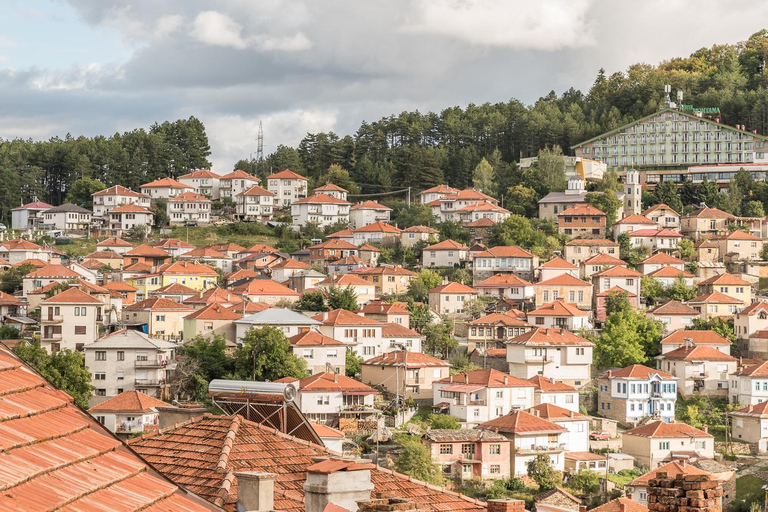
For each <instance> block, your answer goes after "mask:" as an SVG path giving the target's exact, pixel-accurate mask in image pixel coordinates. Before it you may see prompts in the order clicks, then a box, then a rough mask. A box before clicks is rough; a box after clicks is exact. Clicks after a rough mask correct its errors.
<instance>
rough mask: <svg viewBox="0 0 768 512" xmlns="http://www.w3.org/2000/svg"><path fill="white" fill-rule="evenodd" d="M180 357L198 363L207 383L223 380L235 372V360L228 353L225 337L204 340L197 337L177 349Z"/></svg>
mask: <svg viewBox="0 0 768 512" xmlns="http://www.w3.org/2000/svg"><path fill="white" fill-rule="evenodd" d="M177 352H178V354H179V356H183V357H188V358H190V359H193V360H194V361H196V362H197V365H198V369H199V374H200V375H201V376H202V377H203V379H204V380H205V381H207V382H210V381H212V380H213V379H221V378H222V377H224V376H225V375H228V374H230V373H232V371H233V370H234V360H233V359H232V357H231V356H230V355H229V354H228V353H227V340H226V338H225V337H224V336H223V335H218V334H217V335H215V336H213V337H211V338H204V337H203V336H201V335H198V336H195V337H194V338H192V340H190V341H189V342H188V343H186V344H184V345H180V346H179V348H178V349H177Z"/></svg>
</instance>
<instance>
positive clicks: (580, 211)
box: [558, 204, 605, 217]
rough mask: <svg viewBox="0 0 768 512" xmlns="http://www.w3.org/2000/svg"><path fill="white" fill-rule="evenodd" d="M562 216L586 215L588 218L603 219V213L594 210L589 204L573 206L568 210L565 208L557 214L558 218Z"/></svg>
mask: <svg viewBox="0 0 768 512" xmlns="http://www.w3.org/2000/svg"><path fill="white" fill-rule="evenodd" d="M563 215H572V216H578V215H588V216H592V217H594V216H598V217H600V216H603V217H605V212H603V211H602V210H599V209H597V208H595V207H594V206H592V205H589V204H577V205H575V206H571V207H570V208H567V209H565V210H563V211H561V212H560V213H559V214H558V217H562V216H563Z"/></svg>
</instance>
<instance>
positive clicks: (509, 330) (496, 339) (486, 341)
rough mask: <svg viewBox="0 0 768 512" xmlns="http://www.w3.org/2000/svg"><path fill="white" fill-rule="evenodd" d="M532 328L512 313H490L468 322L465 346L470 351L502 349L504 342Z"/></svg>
mask: <svg viewBox="0 0 768 512" xmlns="http://www.w3.org/2000/svg"><path fill="white" fill-rule="evenodd" d="M532 328H533V326H532V325H530V324H529V323H527V322H525V321H524V320H521V319H520V318H519V317H517V316H516V315H514V314H513V313H512V312H504V313H491V314H490V315H486V316H483V317H480V318H478V319H476V320H472V321H471V322H469V329H468V333H467V345H468V347H469V350H470V351H471V350H472V349H474V348H481V349H487V348H491V349H492V348H504V342H506V341H507V340H509V339H512V338H514V337H515V336H520V335H521V334H523V333H526V332H528V331H530V330H531V329H532Z"/></svg>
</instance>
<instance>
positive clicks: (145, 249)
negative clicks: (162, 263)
mask: <svg viewBox="0 0 768 512" xmlns="http://www.w3.org/2000/svg"><path fill="white" fill-rule="evenodd" d="M130 256H140V257H152V258H170V257H171V255H170V254H168V253H167V252H165V251H164V250H162V249H160V248H159V247H152V246H151V245H147V244H141V245H139V246H137V247H134V248H133V249H131V250H130V251H128V252H126V253H125V254H123V257H130Z"/></svg>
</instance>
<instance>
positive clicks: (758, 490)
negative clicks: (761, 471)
mask: <svg viewBox="0 0 768 512" xmlns="http://www.w3.org/2000/svg"><path fill="white" fill-rule="evenodd" d="M764 485H765V482H764V481H762V480H761V479H759V478H757V477H756V476H752V475H744V476H742V477H740V478H737V479H736V499H737V500H747V499H749V498H751V497H753V496H755V495H758V494H759V495H761V496H762V494H763V486H764Z"/></svg>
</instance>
